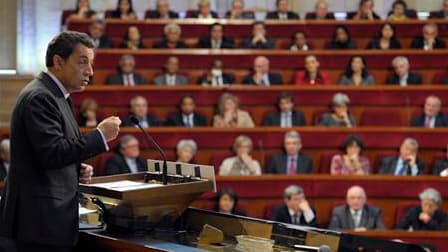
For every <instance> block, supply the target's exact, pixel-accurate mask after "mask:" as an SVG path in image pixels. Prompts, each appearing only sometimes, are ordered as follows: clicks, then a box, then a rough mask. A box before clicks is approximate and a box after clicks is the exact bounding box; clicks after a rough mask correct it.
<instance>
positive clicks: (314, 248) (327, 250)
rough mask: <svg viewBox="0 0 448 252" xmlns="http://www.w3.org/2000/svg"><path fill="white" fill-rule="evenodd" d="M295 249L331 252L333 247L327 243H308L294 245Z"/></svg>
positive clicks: (310, 251)
mask: <svg viewBox="0 0 448 252" xmlns="http://www.w3.org/2000/svg"><path fill="white" fill-rule="evenodd" d="M294 249H298V250H300V251H307V252H331V248H330V247H329V246H327V245H321V246H319V247H314V246H306V245H298V244H297V245H294Z"/></svg>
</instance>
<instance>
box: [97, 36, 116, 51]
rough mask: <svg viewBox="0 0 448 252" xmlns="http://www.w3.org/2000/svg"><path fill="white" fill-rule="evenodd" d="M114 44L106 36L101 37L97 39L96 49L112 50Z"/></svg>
mask: <svg viewBox="0 0 448 252" xmlns="http://www.w3.org/2000/svg"><path fill="white" fill-rule="evenodd" d="M113 47H114V42H113V41H112V39H110V38H109V37H108V36H106V35H103V36H101V38H100V39H99V44H98V48H113Z"/></svg>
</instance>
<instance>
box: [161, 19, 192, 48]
mask: <svg viewBox="0 0 448 252" xmlns="http://www.w3.org/2000/svg"><path fill="white" fill-rule="evenodd" d="M163 33H164V38H163V40H162V41H160V42H158V43H157V44H155V45H154V48H169V49H176V48H187V45H186V44H185V43H184V42H182V41H181V40H180V36H181V35H182V29H181V28H180V26H179V25H178V24H176V23H168V24H166V25H165V27H164V28H163Z"/></svg>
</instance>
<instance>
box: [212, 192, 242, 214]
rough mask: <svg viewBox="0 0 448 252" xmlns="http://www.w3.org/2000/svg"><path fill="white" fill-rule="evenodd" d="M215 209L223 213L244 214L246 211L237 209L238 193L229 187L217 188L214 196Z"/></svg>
mask: <svg viewBox="0 0 448 252" xmlns="http://www.w3.org/2000/svg"><path fill="white" fill-rule="evenodd" d="M215 204H216V208H215V211H216V212H219V213H225V214H235V215H240V216H246V213H245V212H244V211H242V210H240V209H238V195H237V194H236V193H235V191H234V190H232V189H230V188H224V189H221V190H219V191H218V192H217V193H216V196H215Z"/></svg>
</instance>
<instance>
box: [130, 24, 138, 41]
mask: <svg viewBox="0 0 448 252" xmlns="http://www.w3.org/2000/svg"><path fill="white" fill-rule="evenodd" d="M128 37H129V40H131V41H139V40H140V31H139V30H138V28H137V27H136V26H131V27H129V30H128Z"/></svg>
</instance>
